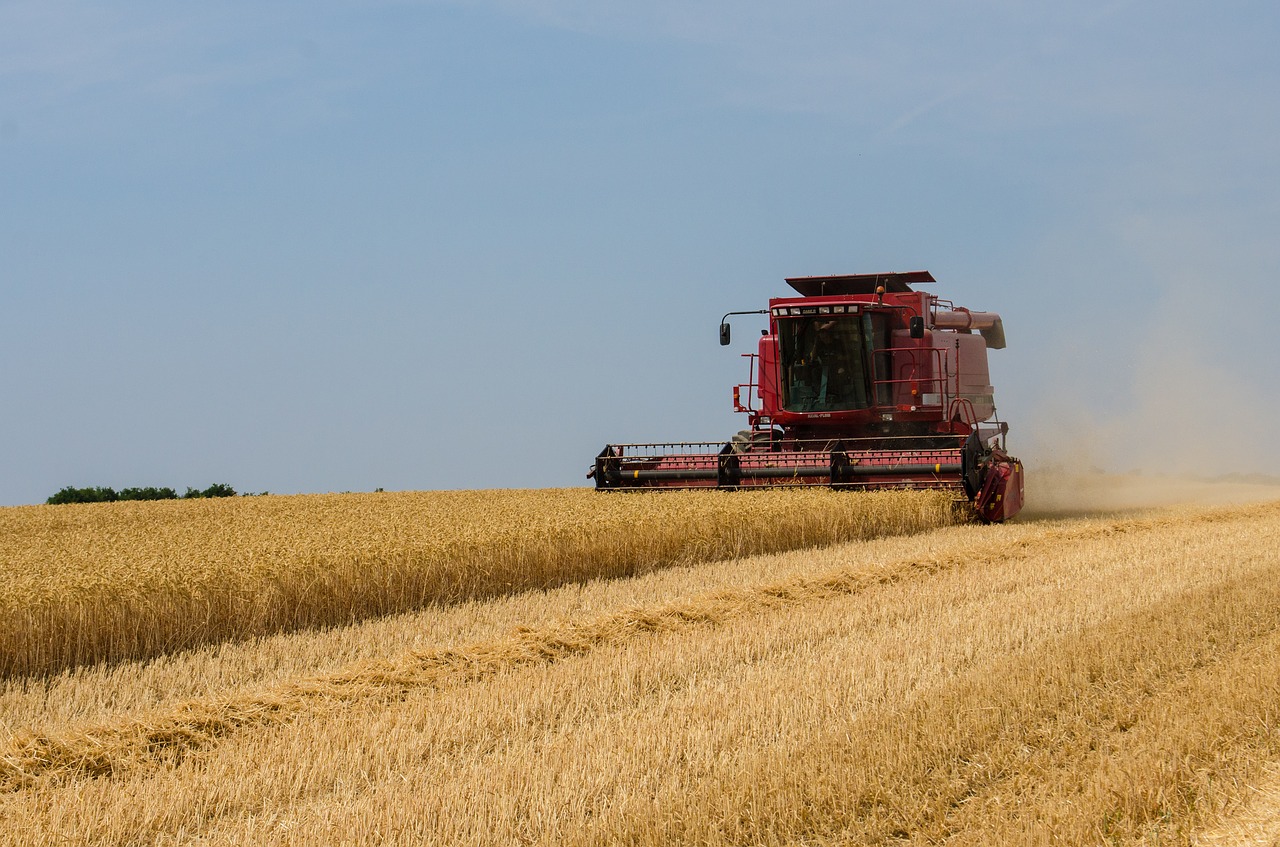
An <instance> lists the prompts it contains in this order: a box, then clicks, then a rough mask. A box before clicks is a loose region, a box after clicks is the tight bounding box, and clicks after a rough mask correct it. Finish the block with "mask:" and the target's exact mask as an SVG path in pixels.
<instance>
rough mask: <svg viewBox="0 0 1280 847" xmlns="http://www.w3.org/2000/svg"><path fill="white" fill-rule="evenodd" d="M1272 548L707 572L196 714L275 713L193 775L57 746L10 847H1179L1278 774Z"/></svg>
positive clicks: (1272, 527) (973, 552)
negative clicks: (641, 594)
mask: <svg viewBox="0 0 1280 847" xmlns="http://www.w3.org/2000/svg"><path fill="white" fill-rule="evenodd" d="M1277 549H1280V505H1271V506H1256V507H1248V508H1237V509H1232V510H1218V511H1193V512H1181V513H1176V514H1173V515H1168V516H1153V517H1143V518H1132V519H1096V520H1087V521H1077V522H1069V523H1068V522H1057V523H1051V524H1039V525H1037V524H1034V523H1028V524H1022V525H1012V526H1007V527H999V528H992V527H985V528H979V527H957V528H952V529H948V530H944V531H940V532H936V533H928V534H925V535H921V536H917V537H913V538H903V539H892V540H885V541H877V542H871V543H867V544H854V545H846V546H842V547H834V548H828V549H825V550H820V551H806V552H804V553H797V554H789V555H787V556H779V557H772V558H775V559H777V563H776V565H775V566H777V567H781V568H791V570H790V571H789V576H787V577H786V578H785V579H782V580H780V581H759V582H756V583H755V584H750V585H742V586H739V587H737V588H733V587H730V586H729V585H727V584H725V583H721V585H722V586H724V587H721V588H718V589H717V590H715V591H711V592H708V591H706V590H705V589H700V588H699V586H700V584H702V583H703V582H704V580H703V579H701V578H700V574H701V573H702V571H703V569H702V568H697V567H695V568H689V569H688V571H687V573H686V575H685V576H684V577H683V578H682V580H681V581H680V584H681V585H684V586H685V589H684V594H683V596H673V597H669V598H668V599H667V600H666V601H663V602H657V603H654V604H652V605H648V606H645V607H642V608H627V607H626V606H625V603H626V600H625V598H626V596H627V593H626V591H625V585H624V584H623V583H627V582H631V581H632V580H623V581H617V582H614V583H610V584H609V585H608V586H606V587H607V588H608V589H609V591H610V592H612V593H613V594H614V596H616V597H617V598H618V600H619V601H621V602H622V603H623V604H624V606H622V607H619V608H614V609H612V610H606V609H603V608H602V609H599V611H598V612H597V613H596V614H594V615H591V616H587V617H584V618H581V619H569V620H565V621H563V622H561V623H559V624H553V625H545V626H540V627H538V628H535V629H531V630H524V631H520V630H517V631H515V632H513V633H510V634H509V635H508V636H507V637H505V638H497V639H495V640H493V641H488V642H482V643H477V644H472V645H470V646H467V645H462V646H460V647H457V648H448V649H442V650H439V651H435V652H429V651H419V652H416V653H412V654H406V655H401V656H399V657H396V656H394V655H393V656H390V657H388V658H387V659H386V660H384V661H381V662H376V661H375V662H364V663H360V664H357V665H354V666H352V667H350V668H348V669H346V670H343V671H339V672H333V673H328V674H325V675H323V676H322V677H315V676H307V675H305V674H302V675H299V676H298V677H297V678H296V679H295V680H293V681H292V683H286V684H283V685H280V686H277V687H275V688H274V689H272V690H269V691H266V692H261V693H259V694H256V695H255V694H252V693H251V692H244V693H242V694H241V695H238V696H239V698H240V699H236V697H222V698H213V699H210V700H209V701H207V705H209V706H211V707H214V706H217V705H218V704H227V703H233V702H234V703H239V704H241V705H253V704H256V706H257V707H258V708H265V707H268V706H270V705H271V704H273V703H275V704H277V705H279V706H280V708H281V711H282V712H285V713H287V714H286V715H279V714H278V715H277V716H276V717H270V718H266V719H255V718H253V717H252V714H251V710H249V709H246V710H244V711H243V712H242V713H241V715H242V717H245V718H247V719H246V720H243V721H242V722H240V723H239V724H238V726H233V727H229V728H228V729H227V733H226V734H224V735H218V736H214V737H206V738H205V739H204V740H202V741H201V742H200V743H198V744H196V745H193V746H191V747H189V748H187V752H194V753H195V755H185V756H184V755H177V756H168V755H166V753H165V752H164V751H165V750H166V749H168V750H169V751H171V752H172V751H175V750H179V749H180V748H181V743H178V744H176V745H175V744H173V742H174V740H175V737H176V736H180V735H181V733H182V732H183V731H187V730H192V729H198V727H194V726H183V725H182V724H181V721H180V720H178V721H175V722H171V723H169V724H167V725H166V724H165V723H164V720H163V718H164V715H163V714H160V715H157V714H154V713H153V714H151V715H144V714H139V715H138V716H137V717H136V718H133V719H132V723H131V722H130V720H129V719H126V720H125V721H124V722H123V723H121V724H115V725H110V724H102V725H100V726H99V727H98V728H97V729H94V728H92V727H81V728H80V730H77V731H72V730H73V728H72V727H66V728H64V731H57V730H56V728H54V727H49V730H50V732H46V733H44V737H45V738H46V739H53V738H55V737H57V738H59V739H61V740H62V741H64V742H66V743H67V745H68V746H67V748H66V749H62V750H60V751H56V752H57V753H58V755H59V758H58V759H57V760H56V762H55V760H54V759H53V758H49V759H46V760H44V761H45V764H48V765H53V768H52V769H50V770H46V771H45V772H44V773H43V774H35V773H32V774H31V778H30V779H28V780H25V781H22V782H20V783H16V784H15V783H11V786H12V787H14V788H17V789H18V790H16V791H13V792H11V793H9V794H7V795H4V796H2V797H0V830H3V829H4V828H5V827H8V828H9V829H8V831H9V832H10V833H11V834H12V837H13V839H14V843H33V844H34V843H47V842H50V841H57V840H65V841H70V842H72V843H86V844H168V843H174V842H183V841H199V842H200V843H203V844H246V843H252V844H278V845H295V844H296V845H301V844H310V843H320V842H326V843H336V842H346V843H380V844H415V843H425V842H431V843H458V844H464V843H467V844H469V843H492V844H513V845H514V844H602V843H631V844H637V845H639V844H670V843H702V844H740V843H759V844H789V843H807V844H815V845H816V844H892V843H914V844H944V843H949V844H970V843H972V844H992V843H999V844H1023V843H1064V844H1084V843H1117V844H1138V843H1187V842H1188V841H1189V840H1190V839H1191V838H1193V837H1194V835H1195V834H1196V833H1197V832H1200V831H1204V830H1205V829H1213V828H1215V827H1219V826H1220V825H1221V824H1222V823H1223V820H1222V819H1223V818H1224V817H1230V816H1231V815H1232V814H1234V812H1235V809H1236V808H1237V804H1238V803H1239V801H1241V800H1242V799H1244V797H1245V795H1246V794H1247V786H1248V785H1250V784H1252V783H1253V782H1254V781H1255V779H1256V777H1257V776H1259V775H1260V774H1264V773H1265V772H1266V770H1267V763H1268V762H1274V761H1277V760H1278V757H1280V724H1277V716H1276V712H1275V703H1276V702H1277V698H1280V688H1277V685H1278V684H1280V682H1278V681H1280V642H1278V639H1280V580H1277V576H1280V555H1278V554H1277V553H1276V550H1277ZM784 560H785V561H784ZM800 560H803V561H805V562H808V563H810V567H809V568H808V569H805V568H803V567H793V563H795V562H798V561H800ZM739 567H740V568H741V570H742V571H744V572H751V573H758V572H759V569H758V567H757V566H756V564H755V563H753V562H743V563H739ZM708 571H709V572H711V573H718V571H719V568H718V567H716V566H713V567H710V568H708ZM669 576H670V574H662V575H658V574H653V575H649V576H646V577H644V578H643V579H642V580H638V581H649V580H652V579H655V578H658V577H661V578H662V579H663V580H664V581H666V580H667V579H668V577H669ZM668 584H675V583H671V582H668ZM573 591H574V589H569V588H566V589H562V590H560V591H556V592H552V593H551V594H549V595H547V597H546V602H547V603H551V604H555V603H559V602H561V598H560V595H565V594H569V593H572V592H573ZM499 605H503V604H499ZM511 608H513V609H514V608H515V607H511ZM485 611H486V609H485V608H484V604H476V606H475V608H474V612H475V613H476V614H482V613H485ZM515 622H517V621H516V620H512V621H510V623H515ZM290 686H292V687H290ZM180 711H181V710H180V709H178V710H174V711H173V712H171V713H169V714H170V717H174V718H176V717H178V714H177V713H178V712H180ZM282 717H283V718H285V719H283V720H280V719H277V718H282ZM112 726H116V727H122V728H124V729H126V730H127V729H128V728H129V727H130V726H133V727H142V726H149V727H150V729H151V730H152V733H153V735H152V737H151V738H150V739H144V740H143V742H142V743H137V744H134V743H126V744H125V745H124V746H122V747H117V748H116V749H115V751H114V753H111V754H110V755H107V756H106V757H105V759H100V760H98V764H100V765H103V764H105V765H106V767H105V768H102V769H97V770H95V769H92V768H86V769H80V770H77V767H78V766H77V764H76V763H84V762H86V761H87V760H88V759H89V758H90V757H91V756H92V755H93V754H94V753H95V752H101V751H102V750H103V748H104V746H109V745H110V744H112V743H116V742H119V741H126V740H127V737H128V732H125V733H123V734H120V735H116V736H115V737H114V741H113V740H112V738H111V737H110V736H111V728H112ZM77 732H79V736H77ZM77 737H79V741H80V743H81V744H82V745H83V746H82V747H80V748H79V750H77V749H76V748H75V747H74V746H73V745H74V743H75V742H76V740H77ZM165 745H168V746H167V747H166V746H165ZM33 752H34V753H35V754H36V757H35V760H33V759H31V758H27V759H26V760H25V764H26V765H27V767H29V768H31V769H32V770H35V769H38V767H40V761H39V757H40V756H49V755H50V754H52V753H54V752H55V751H53V750H52V749H49V748H44V749H42V750H33V749H32V748H26V749H25V750H19V749H17V748H15V747H10V748H8V749H7V750H6V751H5V752H4V756H3V757H4V758H5V759H6V760H7V761H10V762H15V761H18V760H21V759H23V756H24V755H29V754H31V753H33ZM57 762H61V763H62V764H57ZM67 764H70V765H71V767H64V765H67ZM94 773H97V774H100V775H102V777H105V778H97V779H86V778H85V777H86V776H89V775H91V774H94Z"/></svg>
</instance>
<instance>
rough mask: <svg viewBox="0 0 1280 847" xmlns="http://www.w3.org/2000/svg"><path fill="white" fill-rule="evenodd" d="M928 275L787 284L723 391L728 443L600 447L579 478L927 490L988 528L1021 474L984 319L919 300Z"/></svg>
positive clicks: (723, 326) (604, 483) (599, 484)
mask: <svg viewBox="0 0 1280 847" xmlns="http://www.w3.org/2000/svg"><path fill="white" fill-rule="evenodd" d="M934 281H935V280H934V278H933V276H932V274H930V273H929V272H928V271H912V272H909V273H883V274H846V275H841V276H812V277H793V278H789V279H787V282H788V284H790V286H791V287H792V288H793V289H794V290H795V291H796V293H797V295H798V296H790V297H776V298H773V299H771V300H770V301H769V308H768V309H766V310H757V311H754V312H730V313H728V314H727V315H725V317H724V318H723V319H722V320H721V323H720V343H721V344H728V343H730V339H731V330H730V324H729V318H730V317H731V316H733V315H746V314H763V315H768V321H769V327H768V329H767V330H765V331H764V332H763V334H762V335H761V336H760V339H759V342H758V348H757V351H756V352H755V353H747V354H744V356H745V357H746V358H747V359H748V360H749V367H750V376H749V378H748V380H747V382H745V383H741V384H739V385H736V386H734V387H733V404H734V409H735V411H738V412H741V413H744V414H746V415H747V421H748V426H747V428H745V429H743V430H742V431H741V432H739V433H738V434H737V435H735V436H734V437H733V438H731V439H729V440H728V441H727V442H680V443H665V444H610V445H606V446H605V448H604V449H603V450H602V451H600V454H599V455H598V456H597V457H596V461H595V465H594V467H593V468H592V469H591V471H590V472H589V473H588V476H589V477H594V479H595V484H596V488H597V489H600V490H617V489H634V488H692V487H718V488H730V489H736V488H749V487H756V486H779V485H799V486H815V485H822V486H830V487H833V488H858V489H876V488H924V489H944V490H952V491H955V492H956V493H957V496H963V497H964V498H966V499H967V500H968V501H969V502H970V503H972V504H973V508H974V510H975V512H976V513H977V515H978V516H979V517H980V518H981V519H982V520H986V521H991V522H996V521H1002V520H1005V519H1007V518H1010V517H1013V515H1014V514H1016V513H1017V512H1018V510H1019V509H1020V508H1021V507H1022V493H1023V483H1022V477H1023V474H1022V464H1021V463H1020V462H1019V461H1018V460H1017V459H1015V458H1013V457H1011V456H1009V455H1008V454H1007V453H1006V452H1005V447H1006V445H1005V438H1006V435H1007V433H1008V425H1007V424H1005V423H1004V422H1002V421H1000V420H999V418H998V417H997V416H996V406H995V396H994V395H995V393H994V389H993V388H992V386H991V384H990V382H991V380H990V375H989V371H988V367H987V351H988V350H999V349H1002V348H1003V347H1004V346H1005V339H1004V326H1003V323H1002V322H1001V319H1000V316H999V315H998V314H995V313H994V312H978V311H972V310H969V309H965V308H961V307H958V306H955V305H954V304H953V303H951V302H950V301H946V300H942V299H940V298H938V297H937V296H935V295H933V294H930V293H927V292H924V291H917V290H915V289H914V288H913V287H912V286H914V285H918V284H922V283H931V282H934Z"/></svg>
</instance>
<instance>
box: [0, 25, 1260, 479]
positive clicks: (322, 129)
mask: <svg viewBox="0 0 1280 847" xmlns="http://www.w3.org/2000/svg"><path fill="white" fill-rule="evenodd" d="M1278 40H1280V9H1278V7H1276V6H1275V5H1274V4H1272V3H1263V2H1245V3H1232V2H1227V3H1221V4H1215V5H1214V6H1213V7H1212V8H1210V7H1209V6H1208V5H1207V4H1202V3H1190V2H1162V3H1154V2H1115V3H1080V4H1070V5H1068V4H1050V3H1018V2H976V3H965V4H959V3H941V2H933V3H919V4H896V3H895V4H890V3H875V4H870V3H867V4H864V3H837V2H820V1H819V0H813V2H795V3H788V4H785V5H784V4H765V3H754V2H749V0H748V2H733V3H730V2H705V3H672V2H661V0H660V2H650V3H646V4H630V3H628V4H614V3H601V2H592V3H588V2H574V1H573V0H564V2H557V0H546V1H545V2H542V1H541V0H476V1H475V2H408V0H406V1H405V2H365V3H358V4H357V3H344V2H332V0H329V1H326V0H321V2H310V3H305V4H304V3H279V4H272V5H269V6H265V7H264V6H263V5H262V4H247V3H237V2H227V3H220V4H171V3H160V2H129V0H124V1H123V2H120V3H115V4H108V5H106V6H104V5H103V4H95V3H87V2H63V0H42V1H41V2H26V1H25V0H18V1H17V2H0V257H2V261H0V294H2V296H3V309H2V310H0V356H2V357H3V361H4V366H3V369H2V370H0V390H2V391H3V410H4V412H3V417H2V418H0V444H3V445H4V447H3V453H0V456H3V458H2V459H0V504H21V503H32V502H39V501H42V500H43V499H44V498H45V497H47V496H48V495H49V494H52V493H53V492H54V491H56V490H58V489H59V488H61V487H62V486H64V485H76V486H84V485H111V486H115V487H125V486H131V485H171V486H174V487H176V488H179V489H180V490H181V489H182V488H183V487H185V486H188V485H192V486H196V487H204V486H206V485H208V484H210V483H212V482H215V481H218V482H227V483H230V484H231V485H233V486H235V487H236V488H237V489H239V490H252V491H260V490H270V491H272V492H276V493H292V492H313V491H344V490H352V491H367V490H372V489H374V488H377V487H383V488H386V489H388V490H394V489H425V488H481V487H496V486H521V487H542V486H559V485H576V484H580V483H584V482H585V480H584V479H583V474H584V473H585V470H586V468H587V466H588V464H589V463H590V460H591V458H592V457H593V456H594V454H595V452H597V451H598V450H599V448H600V447H601V446H602V445H603V444H604V443H605V442H608V441H619V440H648V439H655V440H666V439H681V440H684V439H688V440H700V439H704V438H705V439H718V438H724V437H727V436H728V435H730V434H732V433H733V432H734V431H736V430H737V429H738V428H740V426H741V419H740V418H739V417H738V416H735V415H734V414H733V413H732V411H731V405H730V386H731V385H732V384H733V383H734V382H737V381H741V380H742V379H744V378H745V370H744V361H743V360H741V359H740V358H739V357H738V355H737V354H738V353H742V352H747V351H748V350H749V349H750V339H751V337H752V336H753V335H754V334H755V329H754V328H753V327H752V325H751V323H750V319H746V320H744V321H742V322H741V323H740V324H739V325H738V333H737V335H736V338H737V342H736V343H735V345H734V346H733V347H732V348H730V349H723V348H721V347H719V346H718V345H717V343H716V324H717V323H718V320H719V317H720V315H721V314H723V313H724V312H726V311H730V310H738V309H754V308H760V307H762V306H763V305H764V304H765V301H766V300H767V298H768V297H769V296H771V295H778V294H782V293H784V292H785V283H783V281H782V280H783V277H785V276H793V275H806V274H821V273H842V272H845V273H847V272H860V271H883V270H908V269H916V268H926V269H929V270H931V271H933V273H934V275H935V276H936V277H938V279H939V280H940V284H939V285H938V286H937V288H936V290H937V292H938V293H939V294H941V295H942V296H945V297H949V298H951V299H954V300H955V301H956V302H958V303H960V304H963V305H967V306H970V307H972V308H978V309H988V310H993V311H998V312H1000V313H1001V314H1002V315H1003V316H1004V318H1005V323H1006V329H1007V334H1008V339H1009V347H1008V349H1006V350H1003V351H998V352H994V353H993V354H992V369H993V379H994V381H995V383H996V386H997V395H996V398H997V402H998V404H999V406H1000V409H1001V415H1002V417H1004V418H1005V419H1007V420H1009V421H1010V422H1011V426H1012V433H1011V443H1010V446H1011V448H1012V449H1013V450H1014V451H1015V452H1017V453H1020V454H1022V455H1024V456H1025V457H1026V458H1028V459H1029V460H1031V461H1040V462H1048V461H1069V462H1084V463H1089V464H1093V465H1098V466H1105V467H1112V468H1116V469H1128V468H1143V469H1145V470H1148V471H1155V470H1177V471H1186V470H1203V471H1205V472H1208V473H1225V472H1231V471H1262V472H1266V473H1277V472H1280V459H1277V456H1276V451H1275V450H1274V449H1273V446H1272V445H1273V443H1274V440H1275V439H1274V436H1273V435H1272V432H1273V431H1274V430H1275V428H1276V427H1275V421H1276V419H1277V417H1278V416H1280V402H1278V401H1277V399H1276V394H1277V388H1278V387H1280V386H1278V382H1280V380H1277V377H1276V374H1277V372H1278V371H1280V354H1278V353H1277V349H1276V345H1275V343H1274V342H1273V341H1272V337H1273V335H1274V331H1273V329H1272V324H1273V322H1274V320H1275V318H1276V316H1277V315H1280V294H1278V293H1277V288H1278V286H1277V284H1276V279H1275V278H1276V276H1277V270H1278V269H1280V245H1278V244H1277V233H1278V232H1280V199H1278V198H1277V188H1280V157H1277V155H1276V152H1277V141H1276V139H1277V138H1280V59H1277V53H1276V51H1275V50H1274V45H1275V44H1276V43H1277V41H1278Z"/></svg>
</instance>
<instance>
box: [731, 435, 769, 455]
mask: <svg viewBox="0 0 1280 847" xmlns="http://www.w3.org/2000/svg"><path fill="white" fill-rule="evenodd" d="M768 443H769V433H767V432H761V431H760V430H758V429H743V430H739V431H738V434H737V435H735V436H734V437H733V438H730V439H729V448H730V450H731V451H732V452H734V453H746V452H748V451H750V450H753V449H755V448H756V447H759V446H760V445H762V444H768Z"/></svg>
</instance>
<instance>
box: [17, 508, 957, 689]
mask: <svg viewBox="0 0 1280 847" xmlns="http://www.w3.org/2000/svg"><path fill="white" fill-rule="evenodd" d="M963 519H964V517H963V512H962V511H961V510H960V509H958V508H957V506H956V504H955V502H954V501H953V500H952V499H951V498H950V497H949V496H948V495H945V494H941V493H937V492H877V493H872V494H864V495H859V496H856V497H850V496H846V495H843V494H841V493H836V492H830V491H821V490H807V491H760V492H736V493H730V494H727V493H725V492H650V493H643V494H633V495H627V496H600V495H598V494H596V493H595V492H593V491H589V490H585V489H565V490H540V491H469V492H425V493H401V494H385V493H378V494H366V495H350V494H349V495H325V496H299V497H259V498H237V499H227V500H198V501H168V502H165V501H162V502H144V503H107V504H90V505H81V506H60V507H48V506H37V507H24V508H16V509H3V510H0V613H2V614H0V677H13V676H20V675H42V674H50V673H55V672H57V671H60V670H63V669H66V668H69V667H75V666H80V665H84V664H90V663H95V662H104V661H105V662H113V661H120V660H124V659H135V658H147V657H152V656H157V655H161V654H164V653H168V652H172V651H177V650H183V649H187V648H190V647H193V646H197V645H200V644H206V643H210V642H216V641H223V640H233V639H242V638H246V637H251V636H260V635H264V634H268V633H274V632H284V631H291V630H296V629H299V628H306V627H317V626H332V625H338V624H347V623H351V622H353V621H357V620H361V619H365V618H369V617H373V616H378V615H385V614H389V613H395V612H403V611H407V610H412V609H418V608H423V607H425V606H428V605H432V604H442V603H451V602H456V601H458V600H461V599H468V598H482V597H491V596H495V595H499V594H503V593H509V592H513V591H521V590H526V589H531V588H547V587H550V586H555V585H560V584H563V583H566V582H572V581H579V580H584V579H591V578H596V577H616V576H622V575H628V574H635V573H640V572H643V571H645V570H650V569H654V568H661V567H667V566H670V565H673V564H678V563H686V562H695V561H703V560H709V559H722V558H729V557H733V556H741V555H748V554H752V553H759V552H768V551H780V550H790V549H796V548H800V547H808V546H815V545H822V544H830V543H835V542H839V541H847V540H852V539H863V538H873V537H878V536H882V535H888V534H898V533H909V532H918V531H920V530H923V529H928V528H932V527H937V526H942V525H946V524H949V523H955V522H957V521H960V520H963Z"/></svg>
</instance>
